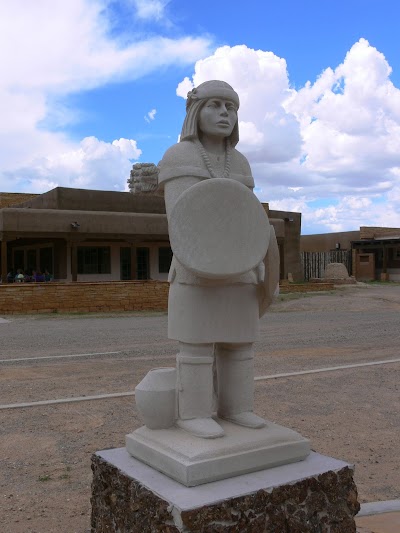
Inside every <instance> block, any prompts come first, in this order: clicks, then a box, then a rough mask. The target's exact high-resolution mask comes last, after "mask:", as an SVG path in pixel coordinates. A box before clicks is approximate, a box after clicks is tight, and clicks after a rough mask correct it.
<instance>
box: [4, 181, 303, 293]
mask: <svg viewBox="0 0 400 533" xmlns="http://www.w3.org/2000/svg"><path fill="white" fill-rule="evenodd" d="M263 205H264V208H265V210H266V211H267V213H268V214H269V217H270V222H271V224H272V225H273V226H274V228H275V231H276V235H277V240H278V245H279V250H280V254H281V278H282V279H286V278H287V277H288V274H289V273H290V274H292V276H293V279H294V280H295V281H300V280H301V279H302V271H301V262H300V229H301V214H300V213H292V212H283V211H273V210H269V208H268V204H263ZM0 241H1V254H0V259H1V279H2V282H3V283H5V282H6V279H7V273H8V272H9V271H10V270H13V271H14V272H16V271H17V269H22V270H24V271H25V272H28V273H29V272H30V271H32V270H41V271H44V270H45V269H47V270H49V272H51V273H52V274H53V277H54V279H55V280H57V281H65V282H70V281H118V280H143V279H153V280H166V279H167V277H168V270H169V266H170V262H171V257H172V252H171V249H170V246H169V238H168V223H167V217H166V214H165V204H164V199H163V198H162V197H160V196H157V195H156V194H133V193H128V192H111V191H96V190H85V189H70V188H65V187H57V188H55V189H53V190H51V191H48V192H46V193H44V194H40V195H29V194H28V195H20V194H17V193H0Z"/></svg>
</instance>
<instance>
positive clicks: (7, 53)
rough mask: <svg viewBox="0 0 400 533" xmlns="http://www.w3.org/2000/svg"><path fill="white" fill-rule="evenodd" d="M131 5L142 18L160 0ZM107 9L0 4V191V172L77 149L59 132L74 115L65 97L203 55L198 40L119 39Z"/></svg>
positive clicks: (40, 1)
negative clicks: (64, 104)
mask: <svg viewBox="0 0 400 533" xmlns="http://www.w3.org/2000/svg"><path fill="white" fill-rule="evenodd" d="M136 4H137V10H138V13H140V16H142V17H145V16H150V15H151V13H153V16H155V14H156V12H157V10H158V12H159V14H160V15H161V13H162V9H163V8H164V7H165V5H166V2H161V1H160V2H156V1H154V2H151V1H150V2H147V1H146V2H136ZM111 5H112V2H111V0H96V1H92V0H68V2H53V1H52V0H37V1H36V2H24V1H22V0H15V1H13V2H2V3H1V5H0V64H1V65H2V75H1V77H0V116H1V121H0V160H1V172H0V190H14V191H15V190H16V189H15V187H14V185H15V182H13V183H10V182H9V181H8V180H7V179H6V178H5V173H6V172H12V174H13V175H14V176H15V175H19V174H18V172H16V171H15V169H16V168H19V169H20V171H21V174H20V175H22V171H23V169H26V168H28V167H30V165H31V164H32V161H35V162H36V163H35V164H37V162H38V161H39V160H42V161H45V160H46V158H47V156H49V155H51V156H52V157H57V154H65V153H73V152H74V151H76V150H77V149H78V148H77V145H76V141H75V140H72V139H70V138H69V137H68V136H67V135H66V134H64V133H63V132H62V128H63V127H64V126H65V125H66V124H68V123H69V122H71V121H76V120H77V119H79V114H77V112H76V110H73V109H72V110H71V109H68V108H67V107H64V106H63V99H64V98H65V97H66V96H69V95H71V94H74V93H78V92H80V91H84V90H88V89H93V88H96V87H100V86H103V85H105V84H107V83H114V82H122V81H128V80H135V79H137V78H139V77H142V76H144V75H146V74H148V73H150V72H152V71H154V70H158V69H160V68H163V67H166V66H169V65H186V64H192V63H193V62H194V61H195V60H196V59H198V58H199V57H202V56H204V55H207V52H208V51H209V48H210V40H209V39H207V38H202V37H198V38H196V37H195V38H192V37H190V36H182V37H178V38H176V39H173V38H167V37H162V36H157V35H153V36H150V37H148V38H144V39H142V40H141V41H134V42H132V40H131V41H130V42H129V43H127V42H126V41H125V42H121V41H119V40H118V38H117V37H115V34H113V32H112V31H111V29H112V28H111V20H110V18H107V17H109V16H110V11H109V10H108V9H107V8H108V7H110V6H111ZM146 5H148V8H147V11H146V7H145V6H146ZM146 13H147V15H146ZM60 157H61V156H60ZM54 170H56V169H54ZM99 186H101V185H100V184H99Z"/></svg>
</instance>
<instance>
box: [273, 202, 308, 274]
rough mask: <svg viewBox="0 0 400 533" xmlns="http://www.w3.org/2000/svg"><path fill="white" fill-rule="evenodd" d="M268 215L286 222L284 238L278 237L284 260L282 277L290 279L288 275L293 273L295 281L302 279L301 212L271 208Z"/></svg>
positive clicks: (282, 259)
mask: <svg viewBox="0 0 400 533" xmlns="http://www.w3.org/2000/svg"><path fill="white" fill-rule="evenodd" d="M268 216H269V217H270V218H271V219H280V220H281V221H283V223H284V235H285V237H284V240H283V241H280V240H279V239H278V244H279V245H280V250H281V262H283V264H282V265H281V278H282V279H288V275H289V274H291V275H292V277H293V280H294V281H302V280H303V272H302V269H301V261H300V232H301V213H293V212H291V211H275V210H273V209H269V213H268Z"/></svg>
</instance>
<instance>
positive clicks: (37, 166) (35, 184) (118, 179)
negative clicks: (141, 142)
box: [6, 137, 142, 192]
mask: <svg viewBox="0 0 400 533" xmlns="http://www.w3.org/2000/svg"><path fill="white" fill-rule="evenodd" d="M141 153H142V152H141V150H140V149H139V148H138V147H137V144H136V141H134V140H132V139H118V140H115V141H113V142H112V143H106V142H103V141H99V139H96V137H86V138H85V139H83V140H82V141H81V143H80V145H79V147H77V148H76V149H74V150H71V151H68V152H64V153H60V154H58V155H54V156H48V157H42V158H38V159H37V160H35V161H33V162H32V163H31V165H30V166H29V168H22V169H18V171H10V172H7V173H6V178H7V180H8V181H11V182H13V183H16V184H18V185H20V187H21V190H29V191H33V192H44V191H48V190H49V189H52V188H54V187H57V186H64V187H77V188H83V189H91V188H93V189H104V190H123V189H124V188H125V184H126V180H127V179H128V178H129V172H130V169H131V167H132V160H136V159H138V158H139V157H140V155H141ZM21 176H23V177H21Z"/></svg>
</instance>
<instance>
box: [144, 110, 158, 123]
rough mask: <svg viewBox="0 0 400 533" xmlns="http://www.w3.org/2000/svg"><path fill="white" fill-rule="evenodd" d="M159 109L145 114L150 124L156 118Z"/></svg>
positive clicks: (145, 118)
mask: <svg viewBox="0 0 400 533" xmlns="http://www.w3.org/2000/svg"><path fill="white" fill-rule="evenodd" d="M156 113H157V109H152V110H151V111H149V112H148V113H146V115H145V116H144V120H145V121H146V122H148V123H149V124H150V122H151V121H152V120H154V119H155V118H156Z"/></svg>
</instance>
